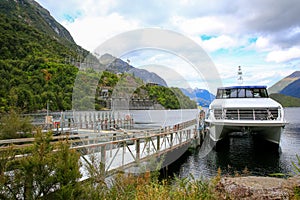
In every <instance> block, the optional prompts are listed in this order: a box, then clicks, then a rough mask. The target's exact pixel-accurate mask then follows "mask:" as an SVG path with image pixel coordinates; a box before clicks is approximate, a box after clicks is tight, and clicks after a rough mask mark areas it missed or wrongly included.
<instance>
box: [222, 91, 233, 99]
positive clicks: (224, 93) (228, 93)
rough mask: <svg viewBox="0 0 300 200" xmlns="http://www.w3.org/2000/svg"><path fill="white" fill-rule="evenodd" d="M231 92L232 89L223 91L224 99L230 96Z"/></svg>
mask: <svg viewBox="0 0 300 200" xmlns="http://www.w3.org/2000/svg"><path fill="white" fill-rule="evenodd" d="M230 93H231V90H230V89H226V90H224V91H223V98H224V99H227V98H229V97H230Z"/></svg>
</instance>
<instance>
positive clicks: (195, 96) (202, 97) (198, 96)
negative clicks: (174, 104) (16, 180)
mask: <svg viewBox="0 0 300 200" xmlns="http://www.w3.org/2000/svg"><path fill="white" fill-rule="evenodd" d="M180 89H181V91H182V92H183V94H185V95H186V96H188V97H189V98H190V99H192V100H194V101H196V102H197V103H198V105H200V106H203V107H207V106H209V104H210V103H211V102H212V101H213V100H214V99H215V96H214V95H213V94H211V93H210V92H209V91H208V90H205V89H198V88H195V89H191V88H188V89H184V88H180Z"/></svg>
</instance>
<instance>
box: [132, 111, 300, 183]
mask: <svg viewBox="0 0 300 200" xmlns="http://www.w3.org/2000/svg"><path fill="white" fill-rule="evenodd" d="M130 112H131V114H132V116H133V118H134V119H135V121H136V123H137V124H136V128H144V127H149V128H150V127H160V126H167V125H171V124H175V123H179V122H181V121H186V120H189V119H193V118H195V116H196V115H197V110H166V111H155V110H154V111H130ZM285 116H286V120H287V121H288V122H289V124H288V125H286V127H285V130H284V132H283V134H282V135H281V141H280V152H278V150H277V149H274V148H269V146H266V145H262V144H260V143H257V142H256V141H255V140H253V139H252V136H251V135H242V136H241V135H233V136H230V138H229V140H228V142H227V145H224V146H222V148H218V149H217V150H215V149H213V150H211V151H210V152H209V153H208V154H207V155H206V154H205V155H206V156H204V155H203V153H202V152H201V151H202V149H198V150H197V151H195V152H194V153H190V154H186V155H185V156H183V157H182V158H181V160H180V161H179V162H177V163H176V167H175V166H172V168H171V169H170V172H169V173H175V174H177V175H178V176H180V177H186V176H189V175H190V174H192V175H193V176H194V177H195V178H210V177H213V176H215V175H216V174H217V170H218V168H221V170H222V174H229V175H233V174H235V173H236V172H238V173H242V172H243V170H244V169H245V168H247V171H248V172H249V175H258V176H266V175H269V174H273V173H283V174H287V175H288V174H290V173H291V172H293V166H292V162H295V163H297V158H296V154H298V155H299V156H300V108H286V109H285Z"/></svg>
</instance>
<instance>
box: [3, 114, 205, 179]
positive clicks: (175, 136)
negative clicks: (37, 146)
mask: <svg viewBox="0 0 300 200" xmlns="http://www.w3.org/2000/svg"><path fill="white" fill-rule="evenodd" d="M196 124H197V120H196V119H193V120H190V121H186V122H182V123H179V124H175V125H173V126H167V127H162V128H157V129H147V130H125V129H121V130H113V131H105V130H103V131H100V132H95V131H94V130H92V129H91V130H90V131H88V130H85V132H83V133H74V132H71V133H66V134H64V135H60V136H53V137H52V140H53V142H57V141H59V140H63V139H68V142H69V144H70V148H71V149H75V150H77V151H79V152H80V153H81V157H80V161H81V163H82V167H81V168H80V171H81V173H82V180H85V179H88V178H89V177H90V174H89V169H88V166H95V168H97V169H98V170H99V173H100V174H101V175H102V176H104V177H106V176H109V175H111V174H113V173H115V172H117V171H126V170H128V172H134V173H139V172H142V171H141V170H146V171H152V170H153V168H151V167H153V166H150V165H149V164H151V161H152V162H154V163H157V162H158V161H159V160H160V161H161V163H160V164H161V166H154V168H155V169H156V168H157V167H164V166H166V165H169V164H171V163H172V162H173V161H175V160H177V159H178V158H179V157H180V156H181V155H182V154H183V153H184V152H185V151H186V150H187V149H188V148H189V147H191V146H194V147H196V146H198V145H200V143H201V140H202V139H203V136H202V135H201V134H202V133H201V132H199V131H198V130H197V126H196ZM33 142H34V138H20V139H9V140H0V146H2V147H1V148H6V147H5V146H6V145H10V144H13V145H14V148H25V147H28V146H30V145H32V143H33ZM21 156H22V155H21ZM142 168H143V169H142ZM155 169H154V170H155Z"/></svg>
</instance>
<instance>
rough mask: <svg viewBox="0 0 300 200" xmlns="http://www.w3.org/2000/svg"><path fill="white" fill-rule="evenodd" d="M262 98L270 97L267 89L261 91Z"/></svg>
mask: <svg viewBox="0 0 300 200" xmlns="http://www.w3.org/2000/svg"><path fill="white" fill-rule="evenodd" d="M260 96H261V97H263V98H266V97H268V92H267V90H266V89H260Z"/></svg>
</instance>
